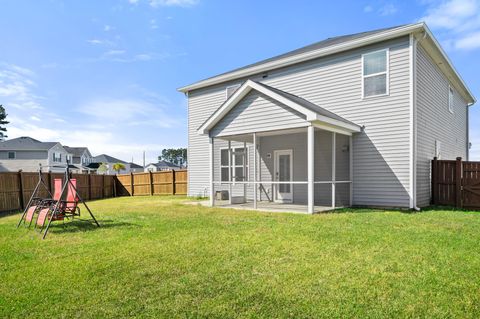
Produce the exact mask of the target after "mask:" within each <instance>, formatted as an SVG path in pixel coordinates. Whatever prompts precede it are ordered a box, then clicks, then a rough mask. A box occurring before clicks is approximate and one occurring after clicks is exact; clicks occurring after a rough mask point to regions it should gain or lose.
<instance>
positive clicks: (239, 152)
mask: <svg viewBox="0 0 480 319" xmlns="http://www.w3.org/2000/svg"><path fill="white" fill-rule="evenodd" d="M231 160H232V165H231V166H232V171H229V170H228V166H229V165H228V164H229V162H230V156H228V148H222V149H221V150H220V180H221V181H222V182H228V181H230V180H232V181H236V182H243V181H247V180H248V149H244V148H243V147H236V148H232V159H231ZM244 161H245V170H244ZM232 173H233V176H232V178H230V174H232Z"/></svg>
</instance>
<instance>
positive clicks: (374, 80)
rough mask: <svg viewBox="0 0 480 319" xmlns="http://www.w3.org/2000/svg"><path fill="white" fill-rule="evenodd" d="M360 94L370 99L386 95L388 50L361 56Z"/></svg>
mask: <svg viewBox="0 0 480 319" xmlns="http://www.w3.org/2000/svg"><path fill="white" fill-rule="evenodd" d="M362 66H363V70H362V83H363V88H362V90H363V91H362V94H363V97H364V98H365V97H372V96H378V95H387V94H388V49H385V50H380V51H375V52H370V53H366V54H364V55H362Z"/></svg>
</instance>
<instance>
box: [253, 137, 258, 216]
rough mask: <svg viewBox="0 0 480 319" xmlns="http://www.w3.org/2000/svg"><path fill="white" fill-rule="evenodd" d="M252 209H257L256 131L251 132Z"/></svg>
mask: <svg viewBox="0 0 480 319" xmlns="http://www.w3.org/2000/svg"><path fill="white" fill-rule="evenodd" d="M253 209H257V133H253Z"/></svg>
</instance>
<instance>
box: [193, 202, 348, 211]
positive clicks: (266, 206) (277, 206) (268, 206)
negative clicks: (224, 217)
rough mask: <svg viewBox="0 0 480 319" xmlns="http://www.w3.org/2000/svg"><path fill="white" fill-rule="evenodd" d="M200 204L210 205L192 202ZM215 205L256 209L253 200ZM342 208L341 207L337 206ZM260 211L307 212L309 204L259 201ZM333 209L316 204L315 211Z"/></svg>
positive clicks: (258, 208) (258, 207)
mask: <svg viewBox="0 0 480 319" xmlns="http://www.w3.org/2000/svg"><path fill="white" fill-rule="evenodd" d="M193 203H195V204H198V203H200V205H202V206H209V201H201V202H192V204H193ZM188 204H190V202H189V203H188ZM215 207H219V208H231V209H241V210H254V209H253V202H251V201H248V202H246V203H243V204H229V202H228V200H216V201H215ZM336 208H340V207H336ZM256 210H258V211H265V212H289V213H301V214H307V205H302V204H293V203H276V202H268V201H258V202H257V209H256ZM329 210H332V207H330V206H315V207H314V212H315V213H321V212H325V211H329Z"/></svg>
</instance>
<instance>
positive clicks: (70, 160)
mask: <svg viewBox="0 0 480 319" xmlns="http://www.w3.org/2000/svg"><path fill="white" fill-rule="evenodd" d="M65 157H66V159H67V161H68V162H69V163H70V164H72V155H68V154H67V155H66V156H65Z"/></svg>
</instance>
